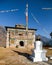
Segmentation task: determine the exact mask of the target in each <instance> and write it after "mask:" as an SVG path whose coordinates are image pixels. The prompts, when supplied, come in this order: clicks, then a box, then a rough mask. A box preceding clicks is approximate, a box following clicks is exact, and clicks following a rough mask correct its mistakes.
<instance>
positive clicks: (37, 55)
mask: <svg viewBox="0 0 52 65" xmlns="http://www.w3.org/2000/svg"><path fill="white" fill-rule="evenodd" d="M42 44H43V43H42V41H41V40H40V38H39V37H38V39H37V40H36V42H35V48H34V51H33V54H34V55H33V56H34V57H33V62H39V61H48V58H47V57H46V52H47V51H46V50H43V49H42Z"/></svg>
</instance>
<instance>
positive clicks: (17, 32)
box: [6, 25, 36, 48]
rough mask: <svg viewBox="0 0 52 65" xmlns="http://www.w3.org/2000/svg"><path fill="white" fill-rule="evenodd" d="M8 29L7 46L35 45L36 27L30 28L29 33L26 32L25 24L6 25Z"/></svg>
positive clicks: (22, 46)
mask: <svg viewBox="0 0 52 65" xmlns="http://www.w3.org/2000/svg"><path fill="white" fill-rule="evenodd" d="M6 31H7V39H6V47H7V48H9V47H18V48H24V47H27V46H34V42H35V31H36V29H28V33H26V28H25V27H24V26H23V25H15V27H6Z"/></svg>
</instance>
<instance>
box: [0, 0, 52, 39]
mask: <svg viewBox="0 0 52 65" xmlns="http://www.w3.org/2000/svg"><path fill="white" fill-rule="evenodd" d="M26 3H28V5H29V11H28V12H29V20H28V27H29V28H35V29H37V32H36V34H40V35H43V36H46V37H48V38H49V37H50V36H49V34H50V32H51V31H52V10H42V8H46V7H50V8H52V0H0V10H10V9H19V10H18V11H16V12H8V13H0V25H2V26H15V24H23V25H26V19H25V8H26ZM31 12H32V13H33V15H34V16H35V17H36V18H37V20H38V21H39V22H40V23H41V25H42V27H43V28H45V29H46V31H47V32H48V34H47V33H46V32H44V31H43V29H42V27H41V26H39V24H37V23H36V21H34V20H33V18H32V16H31Z"/></svg>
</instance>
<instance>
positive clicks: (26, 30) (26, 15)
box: [26, 4, 28, 32]
mask: <svg viewBox="0 0 52 65" xmlns="http://www.w3.org/2000/svg"><path fill="white" fill-rule="evenodd" d="M26 32H28V4H26Z"/></svg>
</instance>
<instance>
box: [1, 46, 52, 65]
mask: <svg viewBox="0 0 52 65" xmlns="http://www.w3.org/2000/svg"><path fill="white" fill-rule="evenodd" d="M46 50H47V57H49V56H51V55H52V50H51V49H49V50H48V49H46ZM31 54H32V51H31V50H30V49H25V48H20V49H18V48H2V47H0V65H52V60H48V62H37V63H34V62H32V59H30V55H31Z"/></svg>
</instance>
